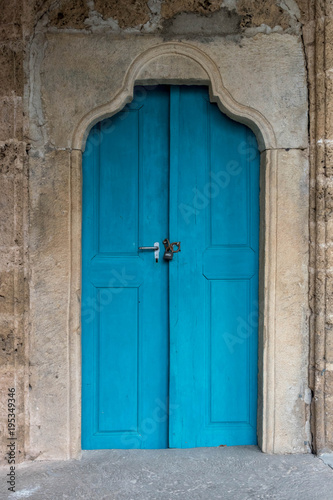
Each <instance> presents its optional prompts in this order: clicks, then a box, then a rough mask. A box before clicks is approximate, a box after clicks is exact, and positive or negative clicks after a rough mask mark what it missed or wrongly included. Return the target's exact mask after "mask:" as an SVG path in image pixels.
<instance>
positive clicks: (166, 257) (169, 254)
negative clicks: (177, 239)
mask: <svg viewBox="0 0 333 500" xmlns="http://www.w3.org/2000/svg"><path fill="white" fill-rule="evenodd" d="M163 259H164V260H172V259H173V252H172V251H171V250H165V252H164V255H163Z"/></svg>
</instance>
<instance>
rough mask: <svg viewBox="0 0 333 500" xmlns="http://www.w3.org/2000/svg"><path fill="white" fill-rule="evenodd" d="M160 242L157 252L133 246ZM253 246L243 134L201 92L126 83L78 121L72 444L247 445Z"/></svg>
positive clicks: (250, 159) (248, 137)
mask: <svg viewBox="0 0 333 500" xmlns="http://www.w3.org/2000/svg"><path fill="white" fill-rule="evenodd" d="M165 238H169V239H170V241H171V242H173V241H180V248H181V252H180V253H177V254H175V255H174V256H173V259H172V260H171V261H166V260H164V259H163V251H162V250H164V249H163V248H161V253H160V256H159V261H158V262H156V256H155V255H154V253H153V252H150V251H149V250H148V251H140V250H139V247H142V246H155V244H156V243H157V242H158V243H159V245H160V246H161V247H162V241H163V240H164V239H165ZM175 248H176V247H175ZM258 254H259V154H258V148H257V144H256V139H255V136H254V134H253V132H252V131H250V130H249V129H248V128H247V127H246V126H245V125H242V124H239V123H236V122H234V121H232V120H231V119H230V118H228V117H226V116H225V115H223V114H222V113H221V112H220V111H219V109H218V108H217V105H215V104H212V103H210V101H209V96H208V90H207V88H206V87H199V86H194V87H193V86H192V87H191V86H158V87H156V88H149V87H148V88H147V87H146V88H137V93H136V98H134V100H133V102H132V103H131V104H129V105H127V106H126V107H125V108H124V109H123V110H122V111H121V112H120V113H118V114H117V115H115V116H114V117H112V118H111V119H107V120H104V121H103V122H100V123H98V124H97V125H96V126H95V127H94V128H93V129H92V131H91V133H90V136H89V139H88V142H87V147H86V151H85V153H84V157H83V268H82V349H83V363H82V448H84V449H94V448H99V449H100V448H165V447H169V446H170V447H194V446H217V445H220V444H227V445H235V444H256V442H257V428H256V414H257V371H258V361H257V349H258V265H259V255H258Z"/></svg>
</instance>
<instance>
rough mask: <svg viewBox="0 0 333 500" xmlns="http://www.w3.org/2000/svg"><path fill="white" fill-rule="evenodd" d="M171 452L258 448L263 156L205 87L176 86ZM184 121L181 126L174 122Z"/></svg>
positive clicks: (247, 132)
mask: <svg viewBox="0 0 333 500" xmlns="http://www.w3.org/2000/svg"><path fill="white" fill-rule="evenodd" d="M175 107H178V108H179V110H178V111H176V113H175V114H174V116H173V115H172V114H171V118H170V126H171V129H172V127H175V129H179V130H180V131H181V133H179V134H177V135H176V138H178V144H177V148H176V150H177V153H176V154H177V158H176V159H174V162H175V163H176V164H177V165H178V168H177V169H176V168H175V169H174V170H173V171H171V175H174V176H176V177H177V179H176V180H173V179H171V186H172V185H173V184H174V185H176V186H177V193H178V194H177V199H175V200H174V203H175V204H176V206H177V208H178V214H177V217H176V218H171V220H170V224H171V225H172V226H171V227H172V230H171V238H172V239H173V240H181V243H182V245H181V247H182V251H181V254H178V255H177V259H176V260H177V262H171V263H170V308H171V311H172V314H171V316H170V317H171V320H170V405H171V407H172V408H173V413H172V415H171V416H170V433H169V446H170V447H180V448H184V447H195V446H218V445H220V444H227V445H237V444H256V442H257V436H256V410H257V408H256V402H257V310H258V307H257V297H258V227H259V158H258V153H257V147H256V143H255V138H254V136H253V134H252V132H251V131H250V130H249V129H248V128H247V127H245V126H243V125H240V124H238V123H235V122H233V121H232V120H230V119H229V118H228V117H226V116H224V115H223V114H222V113H220V111H219V110H218V108H217V106H216V105H215V104H211V103H210V102H209V98H208V92H207V90H206V89H204V88H200V87H192V88H184V87H178V88H172V89H171V110H173V109H174V108H175ZM177 120H178V123H175V122H176V121H177Z"/></svg>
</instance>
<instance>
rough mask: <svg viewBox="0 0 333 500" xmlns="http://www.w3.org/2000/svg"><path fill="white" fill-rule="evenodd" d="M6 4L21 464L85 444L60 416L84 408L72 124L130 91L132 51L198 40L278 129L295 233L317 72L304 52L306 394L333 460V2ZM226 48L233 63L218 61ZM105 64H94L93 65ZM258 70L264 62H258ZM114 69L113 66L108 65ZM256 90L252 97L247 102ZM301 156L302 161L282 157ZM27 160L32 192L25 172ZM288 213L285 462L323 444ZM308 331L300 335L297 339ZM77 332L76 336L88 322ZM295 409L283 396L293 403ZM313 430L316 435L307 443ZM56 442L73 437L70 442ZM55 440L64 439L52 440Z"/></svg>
mask: <svg viewBox="0 0 333 500" xmlns="http://www.w3.org/2000/svg"><path fill="white" fill-rule="evenodd" d="M0 7H1V11H2V16H1V20H2V22H3V24H2V25H1V26H0V37H1V42H0V43H1V52H0V62H1V71H2V78H1V79H0V92H1V95H0V100H1V102H0V106H1V119H0V141H1V142H0V192H1V197H0V206H1V217H0V218H1V220H0V273H1V274H0V326H1V342H2V344H3V346H2V350H1V357H2V359H3V362H2V363H1V372H0V373H1V378H2V380H1V386H2V388H5V389H7V386H8V387H12V386H13V385H14V386H15V387H16V390H17V394H18V416H19V419H18V429H19V432H18V438H19V440H18V443H19V450H20V451H21V454H20V456H23V455H24V447H25V450H26V452H27V458H37V457H40V458H66V457H69V456H74V455H75V454H76V451H75V450H77V448H78V446H79V444H78V443H77V442H76V443H74V445H72V444H70V445H68V441H69V440H70V435H71V424H70V423H68V422H67V423H66V419H67V420H68V415H67V413H66V415H65V414H63V413H62V411H57V408H58V409H59V408H64V407H66V405H67V406H68V401H69V399H70V398H71V397H73V401H75V395H73V394H72V395H71V394H70V389H69V379H70V373H69V371H66V370H63V366H62V365H61V359H68V357H70V353H69V351H68V349H69V348H70V344H71V342H72V340H71V335H72V333H71V331H69V332H68V325H69V324H70V323H71V318H69V317H68V308H69V304H68V300H72V299H71V298H70V299H69V297H70V283H69V282H70V279H71V272H72V262H71V260H70V258H69V255H70V252H71V241H70V232H71V225H72V223H73V221H72V219H71V217H72V215H71V214H72V212H71V210H72V205H71V204H72V203H73V200H72V198H71V190H72V188H73V186H72V184H71V183H72V181H73V180H71V174H70V172H71V168H72V166H71V165H72V163H71V160H70V155H71V141H70V137H71V134H72V132H73V127H75V124H76V123H77V122H78V120H79V118H80V116H81V117H82V116H83V115H84V112H85V110H84V108H82V109H81V107H80V106H82V103H83V101H84V105H85V106H86V108H87V110H89V109H92V108H93V107H96V106H97V105H102V104H103V103H105V102H106V101H107V100H108V99H111V97H112V95H114V93H116V91H117V90H119V85H120V83H121V80H122V78H123V76H122V74H123V73H124V72H125V70H126V69H127V68H128V65H129V64H130V61H131V60H133V58H134V57H135V56H136V54H139V53H140V52H141V51H142V50H145V47H146V48H149V47H150V46H152V45H154V44H156V43H163V42H164V41H173V40H174V41H180V40H182V41H186V42H188V43H191V44H194V45H196V46H197V47H201V49H202V50H205V51H207V52H208V53H209V55H210V57H212V59H213V60H216V61H219V64H220V67H219V69H220V71H221V74H222V76H223V79H224V83H225V84H226V86H227V88H229V89H230V92H232V93H233V94H234V97H235V98H236V99H237V100H239V101H240V102H242V99H244V102H243V104H244V105H247V104H248V102H246V101H247V100H248V101H249V103H250V104H252V105H255V106H256V107H257V108H256V109H258V110H259V111H260V112H261V113H262V114H263V115H264V116H266V117H267V119H268V120H269V121H270V122H272V123H275V125H276V124H277V123H279V125H277V126H276V129H277V133H278V137H277V139H278V146H277V147H278V149H280V151H279V152H278V157H279V158H280V160H279V161H280V165H281V167H283V168H287V166H288V165H290V168H291V171H292V169H294V171H295V173H296V172H297V175H299V176H300V177H299V189H300V191H298V192H294V193H293V194H290V196H291V197H294V199H295V200H297V199H298V202H299V203H302V201H301V200H302V196H304V208H303V209H301V210H300V213H299V222H297V217H296V218H295V221H296V222H295V224H296V225H297V224H298V226H297V227H298V228H299V227H301V224H302V223H303V222H302V221H304V210H305V211H306V210H307V194H306V186H307V180H308V179H307V178H304V175H303V176H302V175H301V171H300V170H297V169H300V168H303V170H302V172H303V174H304V172H305V173H306V172H307V166H306V165H307V124H306V110H304V99H303V96H304V95H303V90H304V89H303V83H302V82H304V71H305V60H304V54H303V51H304V48H305V49H306V63H307V69H308V83H309V91H310V138H311V141H310V146H311V150H310V151H311V155H310V159H311V168H312V170H311V200H312V201H311V203H312V204H311V211H310V221H311V224H310V235H311V269H310V277H311V280H310V282H311V286H310V299H311V306H312V316H311V333H312V337H311V346H310V347H311V351H310V387H311V389H312V391H313V395H314V399H313V402H312V420H311V423H312V435H313V446H314V449H315V450H317V451H318V452H320V451H323V450H333V437H332V436H333V376H331V374H332V373H333V340H332V339H331V337H332V335H333V333H332V331H333V319H332V318H333V312H332V311H331V307H332V305H333V290H332V286H331V273H332V270H331V267H332V264H331V260H332V258H331V253H332V252H331V248H332V247H333V245H332V243H333V241H331V240H332V238H333V226H332V223H331V221H330V214H331V206H333V202H332V201H331V199H330V198H331V197H332V195H333V187H332V186H331V183H332V179H331V176H332V172H333V167H332V166H331V163H332V144H333V136H332V134H333V130H332V128H333V127H332V123H333V122H332V119H331V118H330V113H331V107H332V104H331V103H332V102H333V99H332V98H333V96H332V89H333V85H332V83H331V79H332V74H333V71H331V70H332V69H333V59H332V58H333V56H332V54H333V51H332V49H331V47H332V46H333V45H332V42H333V40H332V38H333V28H332V25H333V23H332V10H333V8H332V6H331V1H330V0H326V1H325V0H309V1H307V0H298V2H296V1H294V0H285V1H283V2H282V1H280V0H224V1H222V0H221V1H219V0H208V1H202V0H164V1H163V0H134V1H131V0H123V1H121V2H108V1H106V0H95V1H93V0H58V1H54V0H12V1H11V2H8V1H4V0H2V1H1V4H0ZM66 37H67V38H66ZM303 42H304V43H303ZM80 46H81V49H80ZM83 47H86V50H85V49H84V48H83ZM101 47H104V48H101ZM75 50H76V51H77V52H76V53H75V52H73V51H75ZM94 51H95V53H94ZM223 51H224V53H225V54H227V55H226V57H223V56H222V57H221V52H223ZM95 54H96V55H97V54H98V57H96V60H94V59H95ZM110 54H111V56H110ZM279 55H280V56H281V59H280V60H279V63H276V64H275V65H274V59H275V58H276V57H277V56H278V57H279ZM52 57H53V59H52ZM278 57H277V59H278ZM126 58H127V59H126ZM233 58H234V59H235V60H238V61H240V60H243V64H242V65H241V66H240V68H241V69H240V74H239V76H238V79H239V80H240V82H239V83H237V78H236V75H235V74H233V73H232V72H230V70H229V68H230V67H231V64H232V60H233ZM258 58H261V60H260V61H259V62H258ZM110 62H112V64H114V65H115V66H113V67H112V68H110V67H108V65H107V64H108V63H110ZM260 64H262V67H266V70H267V74H266V75H265V74H264V72H263V73H257V69H258V68H259V69H260ZM71 65H72V66H73V67H72V69H71V71H69V70H68V68H70V67H71ZM256 65H257V66H256ZM87 67H88V71H87V70H86V68H87ZM254 67H255V68H256V70H253V68H254ZM251 68H252V70H251ZM117 72H118V73H119V74H118V77H117V78H115V77H114V74H115V73H117ZM45 75H46V76H45ZM288 75H289V77H288ZM263 78H267V82H268V85H269V86H270V87H271V88H270V93H269V92H268V93H265V94H264V95H263V94H262V88H264V87H265V86H264V85H263V84H262V79H263ZM244 79H245V81H246V82H247V83H246V85H247V86H248V87H249V89H248V95H245V97H244V93H243V87H244V85H245V84H244V82H243V83H242V81H243V80H244ZM52 81H53V87H52ZM24 85H25V86H24ZM87 85H88V86H90V89H91V88H92V87H93V86H94V87H95V88H98V89H99V91H98V93H96V92H92V91H91V90H90V91H89V90H88V91H87V90H86V89H85V87H86V86H87ZM112 85H114V88H112ZM242 85H243V86H242ZM284 86H285V87H286V88H285V92H284V91H283V87H284ZM64 89H65V90H64ZM75 92H76V93H80V95H81V99H77V100H76V101H75V102H74V100H73V99H72V96H73V95H75ZM256 92H257V93H256ZM22 99H23V104H24V111H25V116H23V107H22ZM66 99H67V100H66ZM58 103H59V105H60V104H62V106H58ZM286 103H287V105H286ZM64 108H66V110H67V114H66V117H67V118H68V120H65V121H64V122H63V123H62V124H61V121H60V118H59V116H58V115H59V113H60V114H61V113H62V112H63V110H64ZM67 108H68V109H67ZM80 113H81V115H80ZM53 116H54V118H55V119H53ZM60 125H61V127H60ZM66 127H67V129H66ZM290 133H291V135H290ZM293 134H294V135H293ZM290 138H291V139H290ZM288 141H289V142H288ZM331 143H332V144H331ZM30 145H31V146H30ZM290 148H291V151H290V152H288V151H285V150H288V149H290ZM27 150H29V182H28V168H27V163H26V161H25V159H26V157H27ZM76 153H78V154H79V152H76ZM76 153H75V154H76ZM72 154H73V153H72ZM265 154H267V153H263V155H265ZM284 176H285V177H284ZM284 178H285V179H286V184H285V189H286V192H288V188H290V189H289V191H290V193H292V189H291V186H290V182H289V177H288V174H287V171H285V170H283V171H281V186H282V185H283V182H284V180H283V179H284ZM28 186H29V190H30V195H29V207H30V208H29V213H30V215H29V218H30V231H29V237H28V234H27V230H28V209H27V206H28V205H27V203H28V201H27V200H28ZM302 190H303V191H302ZM297 197H299V198H297ZM50 199H51V200H52V203H50ZM290 206H291V207H294V208H295V206H297V204H296V205H295V204H293V203H291V205H290ZM280 214H281V221H282V222H281V224H280V226H279V227H280V228H281V229H280V233H279V234H281V251H280V254H279V255H280V257H279V258H280V260H281V266H282V268H283V269H282V268H281V269H282V271H283V278H282V279H283V286H282V287H281V289H280V291H279V293H280V295H279V294H278V298H279V297H280V298H279V300H281V302H280V303H278V307H277V311H278V314H279V318H280V328H281V329H282V330H283V329H284V328H285V325H286V323H285V322H286V321H287V316H288V315H289V316H291V319H290V321H289V320H288V321H289V327H290V328H291V330H290V331H292V328H294V329H295V331H294V333H293V335H294V336H295V339H299V337H300V336H301V337H302V341H299V340H296V341H295V342H296V344H297V342H298V344H297V345H296V344H295V345H293V343H292V342H291V344H290V346H289V347H290V350H289V351H288V349H287V350H284V349H283V346H282V344H281V346H280V347H279V346H278V349H279V348H281V356H282V357H283V356H284V355H286V356H287V355H288V357H289V356H290V353H293V352H295V349H300V352H299V354H298V358H297V360H298V361H297V363H299V364H297V363H296V365H294V366H293V358H288V363H289V364H290V366H289V368H288V370H289V374H290V377H289V380H288V376H287V375H288V370H284V369H283V366H279V367H278V370H277V380H276V386H277V391H278V392H277V398H278V400H279V398H280V399H281V401H279V404H280V405H281V408H283V405H286V401H289V400H290V412H291V413H292V414H293V423H292V425H294V429H298V430H297V432H298V435H297V436H296V435H295V436H294V439H293V440H292V441H293V442H292V443H290V449H289V448H288V446H286V443H285V441H286V440H288V439H289V438H290V428H287V427H288V425H289V423H288V422H285V423H284V422H283V419H285V420H288V418H287V416H286V415H276V416H274V419H275V421H276V426H277V427H276V429H277V431H279V434H278V436H277V440H276V450H277V451H279V450H285V451H286V450H287V449H288V450H289V451H293V450H294V451H301V450H303V451H305V450H307V449H309V447H310V446H311V442H310V441H311V437H310V434H309V430H308V418H309V414H308V409H307V407H308V403H309V401H310V399H309V395H308V393H307V380H306V377H305V376H304V373H305V371H304V370H305V369H306V360H307V348H308V344H307V341H308V340H307V304H306V303H305V302H306V301H307V300H306V299H304V294H303V288H302V287H304V286H307V285H306V280H303V281H302V283H299V282H298V281H297V280H298V278H299V275H297V273H295V275H294V276H293V272H292V271H291V267H290V266H289V267H288V265H287V263H284V262H283V258H282V256H283V255H284V252H287V253H288V251H289V250H288V249H289V248H291V247H292V246H294V247H295V245H296V247H295V248H296V251H295V252H294V253H293V259H294V264H293V266H296V267H297V264H298V263H300V262H302V266H303V268H304V258H305V259H306V254H304V255H305V257H304V255H303V257H300V255H299V254H298V253H297V248H298V247H297V245H298V241H297V238H298V239H300V238H302V237H304V236H306V237H307V228H304V233H303V235H302V234H301V233H297V232H295V234H294V237H296V236H297V235H298V237H297V238H296V240H295V241H294V243H292V242H291V241H287V242H285V241H284V240H283V238H284V235H285V232H286V231H287V234H289V231H291V232H292V226H290V225H289V226H288V224H290V221H289V220H288V214H287V213H286V210H285V207H281V211H280ZM51 220H52V221H53V222H54V224H53V226H52V225H50V221H51ZM283 221H285V222H283ZM284 227H286V228H287V229H286V230H285V229H284ZM331 233H332V235H331ZM66 238H67V239H66ZM288 244H289V245H291V246H289V247H288ZM301 245H304V242H302V243H301ZM28 246H29V261H30V266H29V269H28V265H27V263H28V252H27V250H28ZM302 248H305V247H304V246H303V247H302ZM298 257H299V260H298ZM301 259H303V260H301ZM332 268H333V267H332ZM303 271H304V269H303ZM305 273H306V271H305ZM288 280H289V281H288ZM28 282H29V283H30V287H28V286H27V283H28ZM29 291H30V295H31V307H30V308H29V293H28V292H29ZM78 292H79V290H78ZM290 293H292V294H294V296H297V297H298V299H297V300H303V302H304V307H303V309H300V308H298V309H297V308H296V309H295V308H294V309H293V308H292V307H291V308H288V307H286V308H284V304H283V300H284V298H285V297H286V296H287V295H288V294H289V295H290ZM301 297H303V298H302V299H301ZM279 304H280V307H279ZM28 310H29V311H30V313H29V315H28V314H27V311H28ZM55 311H57V314H55ZM301 316H302V318H301ZM74 323H75V322H74ZM300 325H303V326H302V328H301V329H300ZM75 331H76V332H77V333H79V325H77V324H76V325H75ZM59 345H60V346H61V348H60V349H59ZM57 346H58V348H57ZM29 350H30V354H29ZM292 355H293V354H292ZM28 360H29V361H28ZM288 363H287V364H288ZM28 365H30V367H29V366H28ZM297 373H298V374H299V376H298V378H297ZM47 387H48V396H47V398H44V399H43V398H42V399H41V397H40V392H39V391H40V390H42V391H44V390H46V388H47ZM296 387H299V398H298V401H296V399H295V397H294V394H293V391H295V388H296ZM268 390H269V388H268ZM284 395H285V396H284ZM283 398H286V399H285V400H284V401H283ZM288 398H289V399H288ZM6 399H7V398H6V390H2V392H1V403H0V404H1V412H2V414H3V415H4V414H5V406H6ZM76 403H77V401H76ZM76 403H75V404H76ZM37 407H38V409H37ZM37 410H38V411H37ZM288 411H289V410H288ZM50 412H51V413H52V414H51V413H50ZM275 417H276V418H275ZM5 424H6V421H5V420H3V419H1V424H0V432H1V446H2V450H0V453H1V456H2V457H4V455H5V451H3V450H5V446H6V425H5ZM301 426H303V427H304V429H303V430H302V431H301V430H300V427H301ZM30 429H32V436H33V437H32V439H31V440H30V438H29V432H30ZM57 429H58V430H57ZM58 431H60V434H61V436H58ZM295 432H296V431H295ZM52 433H53V438H52V439H51V442H49V443H47V442H46V441H47V440H49V439H50V436H52ZM303 437H304V444H303V442H302V446H303V448H301V445H300V442H301V441H302V439H303ZM71 447H73V449H74V451H73V450H72V449H71Z"/></svg>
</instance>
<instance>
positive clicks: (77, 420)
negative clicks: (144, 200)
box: [68, 42, 277, 457]
mask: <svg viewBox="0 0 333 500" xmlns="http://www.w3.org/2000/svg"><path fill="white" fill-rule="evenodd" d="M163 58H164V59H165V58H167V60H168V62H170V60H171V61H175V68H174V72H173V73H172V72H171V74H168V75H166V76H165V75H163V67H164V66H163V64H162V63H161V62H162V60H163ZM179 58H181V59H179ZM177 59H178V62H179V61H180V60H181V62H182V64H181V65H179V64H177V63H176V61H177ZM185 61H186V63H185V67H187V70H189V71H188V72H187V73H186V74H183V73H185V72H184V65H183V63H184V62H185ZM187 75H188V76H187ZM196 75H197V76H196ZM152 83H154V84H157V83H161V84H162V83H164V84H200V85H202V84H207V85H209V90H210V99H211V101H212V102H216V103H217V105H218V107H219V108H220V110H221V111H222V112H224V113H225V114H227V115H228V116H229V117H230V118H232V119H234V120H236V121H238V122H241V123H244V124H246V125H248V126H249V127H250V128H251V129H252V130H253V131H254V133H255V134H256V137H257V140H258V145H259V150H260V151H261V152H262V154H261V166H260V168H261V181H260V182H261V201H260V213H261V215H260V270H259V296H260V297H259V304H260V306H259V384H258V385H259V391H258V442H259V446H260V448H261V449H262V451H264V452H267V453H273V452H274V450H275V449H274V437H275V393H274V392H275V391H274V389H275V323H276V322H275V312H276V308H275V290H276V277H277V276H276V275H277V272H276V271H277V269H276V220H277V184H276V172H277V150H276V140H275V135H274V131H273V127H272V126H271V124H270V123H269V122H268V120H267V119H266V118H265V117H264V116H263V115H262V114H261V113H260V112H259V111H257V110H255V109H253V108H251V107H247V106H244V105H242V104H239V103H238V102H236V101H235V100H234V99H233V97H232V96H231V94H230V93H229V92H228V90H227V89H226V88H225V87H224V85H223V81H222V78H221V74H220V71H219V69H218V67H217V66H216V64H215V63H214V61H213V60H212V59H211V58H210V57H208V55H207V54H205V53H204V52H203V51H202V50H200V49H198V48H197V47H194V46H192V45H189V44H186V43H176V42H172V43H163V44H159V45H156V46H155V47H152V48H150V49H148V50H146V51H144V52H143V53H142V54H140V55H139V56H138V57H137V58H136V59H135V60H134V61H133V62H132V64H131V65H130V67H129V68H128V70H127V72H126V76H125V79H124V82H123V85H122V88H121V89H120V91H119V92H118V93H117V94H116V95H115V96H114V98H113V99H112V100H111V101H109V102H108V103H106V104H105V105H103V106H99V107H97V108H95V109H93V110H90V111H89V112H88V113H87V114H86V115H85V116H84V117H83V119H81V121H80V122H79V123H78V124H77V127H76V129H75V130H74V132H73V136H72V141H71V142H72V153H71V180H70V182H71V204H70V207H71V210H70V212H71V215H70V228H71V229H70V230H71V270H70V303H69V314H68V322H69V325H68V326H69V328H68V330H69V370H70V387H69V411H68V418H69V453H68V456H69V457H78V456H79V454H80V451H81V335H80V315H81V306H80V295H81V217H82V199H81V188H82V151H84V146H85V141H86V138H87V136H88V134H89V131H90V129H91V128H92V126H93V125H94V124H95V123H97V122H98V121H100V120H102V119H104V118H107V117H110V116H112V115H114V114H116V113H117V112H118V111H120V110H121V109H122V108H123V107H124V106H125V105H126V104H127V103H128V102H130V101H131V99H132V97H133V88H134V85H135V84H143V85H144V84H146V85H149V84H152Z"/></svg>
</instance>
